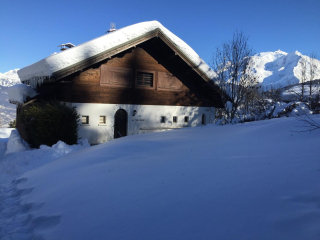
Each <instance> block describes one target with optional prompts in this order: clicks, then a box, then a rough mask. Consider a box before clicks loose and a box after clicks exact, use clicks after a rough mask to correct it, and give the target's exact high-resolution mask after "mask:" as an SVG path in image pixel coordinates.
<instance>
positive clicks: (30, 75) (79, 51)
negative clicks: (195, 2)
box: [18, 21, 216, 83]
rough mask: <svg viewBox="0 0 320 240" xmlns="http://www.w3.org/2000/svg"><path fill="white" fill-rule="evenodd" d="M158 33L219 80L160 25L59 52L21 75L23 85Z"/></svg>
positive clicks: (134, 28) (130, 28) (135, 28)
mask: <svg viewBox="0 0 320 240" xmlns="http://www.w3.org/2000/svg"><path fill="white" fill-rule="evenodd" d="M155 29H160V30H161V32H162V33H163V34H164V35H165V36H166V37H167V38H168V39H170V40H171V41H172V42H173V43H174V44H175V45H176V47H177V48H178V49H179V50H180V51H181V52H182V53H183V54H184V55H185V56H186V57H187V58H189V59H190V60H191V61H192V62H193V63H194V64H195V65H196V66H199V69H200V70H201V71H202V72H203V73H204V74H205V75H206V76H207V77H208V78H209V79H213V78H215V77H216V74H215V72H214V71H213V70H212V69H211V68H210V67H209V66H208V65H207V64H206V63H205V62H204V61H203V60H202V59H201V58H200V57H199V55H198V54H197V53H196V52H195V51H194V50H193V49H192V48H191V47H190V46H189V45H188V44H187V43H185V42H184V41H183V40H181V39H180V38H179V37H177V36H176V35H174V34H173V33H172V32H170V31H169V30H168V29H167V28H165V27H164V26H163V25H162V24H161V23H160V22H158V21H149V22H141V23H137V24H134V25H130V26H127V27H124V28H121V29H119V30H117V31H114V32H112V33H108V34H105V35H103V36H100V37H98V38H95V39H93V40H90V41H87V42H85V43H82V44H79V45H77V46H75V47H73V48H70V49H67V50H66V51H63V52H59V53H57V54H54V55H51V56H49V57H47V58H44V59H42V60H40V61H38V62H36V63H34V64H31V65H29V66H27V67H25V68H22V69H20V70H19V71H18V75H19V78H20V79H21V81H26V80H29V81H33V82H39V83H42V80H43V79H44V78H46V77H50V76H52V74H53V73H55V72H57V71H59V70H62V69H64V68H67V67H69V66H71V65H74V64H75V63H78V62H80V61H83V60H85V59H87V58H89V57H93V56H95V55H97V54H99V53H101V52H103V51H107V50H109V49H111V48H113V47H116V46H118V45H120V44H124V43H126V42H129V41H130V40H132V39H134V38H137V37H140V36H142V35H144V34H147V33H149V32H151V31H153V30H155Z"/></svg>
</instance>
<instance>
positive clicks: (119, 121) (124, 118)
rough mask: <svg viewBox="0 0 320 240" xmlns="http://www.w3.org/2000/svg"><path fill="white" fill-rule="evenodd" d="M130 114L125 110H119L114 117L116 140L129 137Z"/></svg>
mask: <svg viewBox="0 0 320 240" xmlns="http://www.w3.org/2000/svg"><path fill="white" fill-rule="evenodd" d="M127 124H128V114H127V112H126V111H125V110H123V109H119V110H118V111H116V114H115V115H114V138H120V137H124V136H127Z"/></svg>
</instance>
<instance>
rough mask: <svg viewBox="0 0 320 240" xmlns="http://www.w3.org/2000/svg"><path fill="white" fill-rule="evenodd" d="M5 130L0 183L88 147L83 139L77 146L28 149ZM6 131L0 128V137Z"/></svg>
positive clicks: (0, 140)
mask: <svg viewBox="0 0 320 240" xmlns="http://www.w3.org/2000/svg"><path fill="white" fill-rule="evenodd" d="M7 129H10V130H11V134H10V137H8V136H5V138H0V182H5V181H8V180H12V179H14V178H17V177H18V176H20V175H21V174H23V173H24V172H27V171H29V170H31V169H35V168H38V167H40V166H42V165H45V164H47V163H49V162H52V161H54V160H56V159H58V158H61V157H63V156H65V155H67V154H69V153H71V152H75V151H79V150H80V149H83V148H87V147H89V146H90V144H89V143H88V141H87V140H86V139H83V140H79V142H78V144H77V145H67V144H66V143H64V142H61V141H59V142H57V143H56V144H54V145H53V146H52V147H48V146H46V145H41V146H40V148H39V149H30V148H29V147H28V145H27V143H25V142H24V141H23V140H21V138H20V136H19V133H18V131H16V130H15V129H13V128H7ZM7 129H6V128H0V137H2V136H4V135H6V134H7V133H8V132H9V131H8V130H7ZM0 195H1V194H0ZM0 197H1V196H0ZM0 209H1V207H0ZM0 213H1V211H0ZM0 225H1V224H0ZM0 233H1V231H0ZM0 239H1V234H0Z"/></svg>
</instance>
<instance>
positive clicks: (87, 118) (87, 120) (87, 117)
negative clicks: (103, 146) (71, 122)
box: [81, 115, 90, 125]
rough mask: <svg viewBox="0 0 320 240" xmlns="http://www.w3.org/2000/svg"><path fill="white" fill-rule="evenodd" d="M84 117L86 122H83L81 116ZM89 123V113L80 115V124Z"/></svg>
mask: <svg viewBox="0 0 320 240" xmlns="http://www.w3.org/2000/svg"><path fill="white" fill-rule="evenodd" d="M84 117H85V118H86V122H83V118H84ZM89 123H90V118H89V115H81V125H89Z"/></svg>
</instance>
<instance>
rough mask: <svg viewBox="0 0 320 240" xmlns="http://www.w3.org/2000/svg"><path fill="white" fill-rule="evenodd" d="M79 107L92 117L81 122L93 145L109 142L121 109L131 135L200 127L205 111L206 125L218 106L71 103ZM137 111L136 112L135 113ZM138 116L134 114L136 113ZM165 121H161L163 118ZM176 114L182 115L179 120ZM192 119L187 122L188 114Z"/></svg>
mask: <svg viewBox="0 0 320 240" xmlns="http://www.w3.org/2000/svg"><path fill="white" fill-rule="evenodd" d="M67 104H68V105H69V106H75V107H76V108H77V110H78V112H79V113H80V115H81V116H89V124H88V125H82V124H81V125H80V128H79V137H81V138H86V139H88V141H89V142H90V143H91V144H96V143H102V142H107V141H109V140H111V139H113V136H114V116H115V113H116V111H117V110H119V109H124V110H125V111H126V112H127V114H128V125H127V134H128V135H133V134H141V133H148V132H157V131H165V130H170V129H175V128H183V127H196V126H201V125H202V115H203V114H205V118H206V121H205V122H206V124H208V123H213V121H214V111H215V109H214V108H210V107H189V106H157V105H129V104H98V103H67ZM134 111H135V112H136V113H135V115H134ZM133 115H134V116H133ZM100 116H106V124H99V118H100ZM162 116H164V117H165V123H161V122H160V120H161V117H162ZM173 116H177V117H178V121H177V123H174V122H173ZM185 116H188V117H189V122H188V123H185V122H184V117H185Z"/></svg>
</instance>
